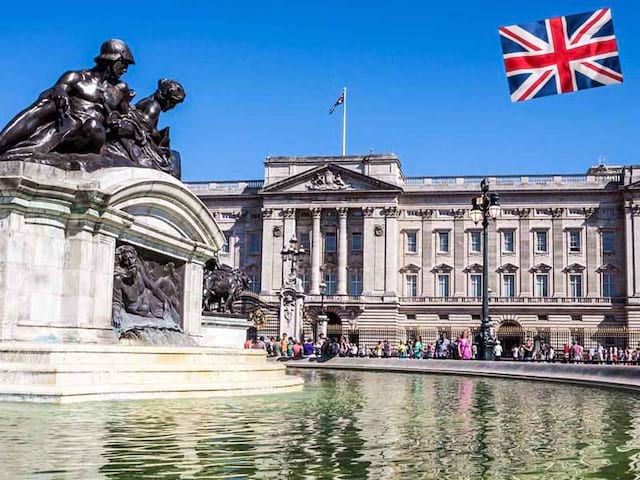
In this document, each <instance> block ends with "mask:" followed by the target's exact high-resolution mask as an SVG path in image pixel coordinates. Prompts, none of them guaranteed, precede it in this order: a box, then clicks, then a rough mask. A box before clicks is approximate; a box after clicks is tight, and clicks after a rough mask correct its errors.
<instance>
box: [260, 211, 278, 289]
mask: <svg viewBox="0 0 640 480" xmlns="http://www.w3.org/2000/svg"><path fill="white" fill-rule="evenodd" d="M280 237H282V227H281V226H280V220H279V219H278V218H277V217H276V216H275V215H274V211H273V209H271V208H263V209H262V269H261V280H260V290H261V291H260V293H261V294H262V295H271V294H272V293H273V291H274V290H276V289H278V288H280V282H279V278H280V269H281V267H280V264H281V263H282V258H281V257H280V249H281V248H282V239H281V238H280ZM276 272H277V278H276Z"/></svg>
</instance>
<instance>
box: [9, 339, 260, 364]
mask: <svg viewBox="0 0 640 480" xmlns="http://www.w3.org/2000/svg"><path fill="white" fill-rule="evenodd" d="M230 360H233V363H234V364H254V365H255V364H262V363H264V352H262V351H260V350H244V349H237V348H205V347H149V346H129V345H123V346H120V345H91V344H87V345H77V344H58V345H41V344H27V343H25V344H21V343H1V342H0V362H11V363H29V364H33V363H37V364H52V365H63V364H64V365H71V364H78V363H82V364H83V365H85V364H98V365H100V364H110V365H133V364H150V363H151V364H163V365H221V364H226V363H228V362H229V361H230Z"/></svg>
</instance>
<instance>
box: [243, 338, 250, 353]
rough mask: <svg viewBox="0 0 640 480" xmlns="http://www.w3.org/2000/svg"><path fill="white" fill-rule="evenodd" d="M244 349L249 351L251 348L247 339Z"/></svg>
mask: <svg viewBox="0 0 640 480" xmlns="http://www.w3.org/2000/svg"><path fill="white" fill-rule="evenodd" d="M244 348H245V350H248V349H250V348H251V340H250V339H248V338H247V339H246V340H245V341H244Z"/></svg>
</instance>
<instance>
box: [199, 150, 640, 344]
mask: <svg viewBox="0 0 640 480" xmlns="http://www.w3.org/2000/svg"><path fill="white" fill-rule="evenodd" d="M489 179H490V181H491V189H492V191H496V192H498V193H499V194H500V198H501V204H502V211H501V214H500V217H499V218H498V220H497V221H496V222H491V224H490V227H489V248H490V250H489V252H488V256H489V272H490V276H489V288H490V291H491V299H490V302H491V315H492V319H493V321H494V323H495V324H496V326H497V327H498V328H502V334H503V336H507V337H514V340H519V339H521V338H522V337H523V336H524V335H525V333H526V332H529V333H530V334H531V336H534V335H536V334H538V333H542V334H544V333H545V332H547V329H554V331H555V332H556V333H557V332H558V329H561V330H560V331H561V332H564V333H566V335H562V334H561V335H560V336H561V338H558V342H559V343H563V341H568V340H569V339H570V338H571V337H576V336H577V337H580V335H582V336H585V332H584V331H582V330H581V329H587V330H588V329H602V328H605V327H606V328H621V327H626V326H628V327H635V328H640V261H638V259H637V258H636V257H635V256H634V254H633V251H634V242H635V239H636V238H640V221H639V220H637V219H638V218H640V217H639V215H640V201H639V198H640V197H639V194H638V193H636V192H638V187H637V182H638V180H640V177H639V176H638V172H637V169H635V168H634V167H605V166H600V167H593V168H590V169H589V170H588V171H587V172H586V173H584V174H574V175H561V174H552V175H515V176H493V177H492V176H490V177H489ZM480 180H481V177H405V175H404V173H403V172H402V168H401V165H400V161H399V159H398V158H397V157H395V156H394V155H364V156H347V157H268V158H267V159H266V161H265V177H264V180H255V181H238V182H215V181H213V182H196V183H191V184H189V188H190V189H191V190H192V191H193V192H194V193H196V194H197V195H198V196H199V197H200V198H201V199H202V200H203V201H204V202H205V203H206V204H207V205H208V206H209V208H210V209H211V211H212V212H213V214H214V215H215V217H216V220H217V222H218V224H219V225H220V227H221V228H222V229H223V230H224V231H225V233H226V236H227V247H226V251H225V252H224V253H222V254H221V260H222V262H224V263H228V264H230V265H232V266H234V267H238V268H242V269H244V270H245V271H246V272H247V273H248V274H249V276H250V277H251V280H252V289H253V291H254V292H255V294H256V295H259V297H260V299H261V300H263V301H265V302H267V303H268V304H269V305H271V306H272V307H273V308H272V310H271V315H270V320H269V323H268V326H267V327H265V328H264V329H263V330H262V331H261V333H263V334H271V335H275V334H277V333H278V328H279V322H278V319H277V318H276V317H277V315H278V310H277V308H276V307H277V305H278V302H279V298H278V292H279V291H280V289H281V287H282V285H283V276H284V273H286V272H285V270H286V269H284V268H283V263H282V258H281V255H280V251H281V250H282V247H283V245H286V244H288V242H289V240H290V238H291V237H292V236H293V235H295V236H296V237H297V239H298V240H299V242H300V243H301V244H302V245H303V246H304V247H305V249H306V250H307V252H308V255H305V257H304V258H303V259H302V261H301V262H300V264H299V267H300V268H299V270H300V275H301V277H302V282H303V285H304V288H305V291H306V293H307V297H306V304H307V305H308V306H309V310H310V315H309V318H310V319H311V320H313V317H314V315H315V314H317V313H318V311H319V309H320V305H321V300H322V297H321V295H320V293H321V283H322V282H324V283H325V284H326V292H325V293H326V295H325V296H324V306H325V308H326V310H327V311H328V315H329V320H330V325H329V327H330V331H333V332H338V331H339V332H342V333H345V334H346V333H349V334H350V335H351V336H352V337H354V336H359V337H360V339H361V341H362V340H363V336H364V337H370V338H365V340H366V341H367V342H369V341H373V340H375V341H377V340H378V339H380V338H381V336H382V338H384V335H385V334H384V332H381V331H382V330H386V331H392V332H406V333H413V334H415V333H418V334H422V335H424V336H426V337H428V339H433V338H435V334H436V332H437V330H443V329H445V330H446V329H450V333H453V334H455V333H456V332H459V331H460V330H462V329H463V328H465V327H475V326H477V325H479V322H480V313H481V308H480V305H481V299H480V296H481V291H482V275H481V272H482V245H481V230H480V228H479V227H478V226H477V225H476V224H474V223H473V222H472V221H471V219H470V218H469V210H470V208H471V198H472V197H473V196H474V195H476V194H477V193H478V192H479V188H480ZM311 323H313V322H311ZM307 329H310V324H308V325H307ZM332 329H333V330H332ZM376 330H377V332H374V331H376ZM367 332H369V335H368V334H367ZM586 336H588V335H586ZM391 337H394V335H391ZM391 337H390V339H394V338H391ZM602 340H603V343H606V342H608V341H609V340H608V338H606V337H603V338H602ZM639 340H640V338H639Z"/></svg>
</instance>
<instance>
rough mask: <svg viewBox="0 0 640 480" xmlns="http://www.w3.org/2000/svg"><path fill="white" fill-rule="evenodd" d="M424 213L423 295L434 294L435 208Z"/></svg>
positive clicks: (423, 211) (429, 295) (422, 212)
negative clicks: (432, 269)
mask: <svg viewBox="0 0 640 480" xmlns="http://www.w3.org/2000/svg"><path fill="white" fill-rule="evenodd" d="M420 213H421V214H422V292H421V296H424V297H431V296H433V291H434V290H433V273H431V267H432V260H431V259H432V257H433V230H432V222H431V218H432V217H433V210H430V209H425V210H422V211H421V212H420Z"/></svg>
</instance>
